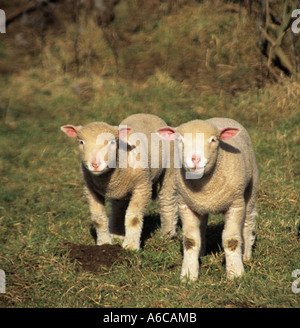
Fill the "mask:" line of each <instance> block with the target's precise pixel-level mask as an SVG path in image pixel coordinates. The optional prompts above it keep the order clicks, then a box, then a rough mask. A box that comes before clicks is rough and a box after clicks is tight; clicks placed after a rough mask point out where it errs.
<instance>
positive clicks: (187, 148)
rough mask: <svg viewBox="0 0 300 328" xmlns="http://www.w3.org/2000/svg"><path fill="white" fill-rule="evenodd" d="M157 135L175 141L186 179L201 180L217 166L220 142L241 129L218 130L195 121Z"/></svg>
mask: <svg viewBox="0 0 300 328" xmlns="http://www.w3.org/2000/svg"><path fill="white" fill-rule="evenodd" d="M157 133H158V134H159V135H160V136H161V137H163V138H165V139H167V140H175V144H176V146H177V150H178V152H177V155H178V156H181V158H182V161H181V162H182V166H183V168H184V170H185V171H186V172H187V173H188V175H186V177H189V178H192V179H200V178H202V177H203V175H204V174H207V173H209V172H210V171H211V170H212V168H213V167H214V166H215V163H216V160H217V155H218V149H219V144H220V140H226V139H231V138H232V137H234V136H235V135H236V134H237V133H239V129H237V128H232V127H225V128H222V129H218V128H217V127H216V126H214V125H212V124H210V123H208V122H206V121H201V120H194V121H190V122H187V123H184V124H182V125H180V126H179V127H177V128H171V127H164V128H161V129H158V130H157Z"/></svg>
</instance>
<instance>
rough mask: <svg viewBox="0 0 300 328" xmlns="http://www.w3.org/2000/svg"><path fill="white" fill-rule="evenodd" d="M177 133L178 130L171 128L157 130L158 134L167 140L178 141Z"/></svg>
mask: <svg viewBox="0 0 300 328" xmlns="http://www.w3.org/2000/svg"><path fill="white" fill-rule="evenodd" d="M175 132H176V129H174V128H171V127H169V126H167V127H165V128H160V129H157V130H156V133H157V134H159V135H160V136H161V137H162V138H164V139H167V140H175V139H176V136H175Z"/></svg>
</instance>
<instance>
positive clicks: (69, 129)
mask: <svg viewBox="0 0 300 328" xmlns="http://www.w3.org/2000/svg"><path fill="white" fill-rule="evenodd" d="M60 129H61V130H62V131H63V132H64V133H66V134H67V135H68V136H70V137H73V138H75V137H76V136H77V133H78V131H79V129H78V127H76V126H74V125H63V126H61V127H60Z"/></svg>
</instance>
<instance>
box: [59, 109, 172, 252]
mask: <svg viewBox="0 0 300 328" xmlns="http://www.w3.org/2000/svg"><path fill="white" fill-rule="evenodd" d="M165 125H166V123H165V122H164V121H163V120H162V119H160V118H159V117H157V116H155V115H150V114H135V115H131V116H129V117H128V118H126V119H125V120H123V121H122V122H121V123H120V126H119V127H117V126H111V125H109V124H107V123H104V122H94V123H90V124H87V125H85V126H74V125H64V126H62V127H61V130H62V131H63V132H65V133H66V134H67V135H68V136H71V137H73V138H77V140H78V141H79V148H80V151H81V157H82V165H81V168H82V172H83V177H84V182H85V193H86V196H87V199H88V202H89V206H90V211H91V215H92V220H93V221H94V223H95V227H96V233H97V245H101V244H104V243H111V242H112V235H113V236H123V235H124V234H125V237H124V241H123V247H125V248H129V249H132V250H138V249H139V247H140V236H141V230H142V225H143V217H144V214H145V211H146V208H147V205H148V203H149V200H150V198H151V195H152V186H153V185H154V184H156V183H160V184H161V189H160V193H159V198H160V206H161V226H162V234H163V235H169V236H170V237H172V236H173V235H174V234H175V227H176V221H177V213H176V200H175V192H174V190H175V184H174V182H172V181H173V180H174V179H172V174H173V172H172V169H164V168H163V167H165V166H166V165H165V163H164V165H163V159H162V151H161V147H162V144H161V142H160V141H161V140H160V138H159V137H158V136H157V135H156V134H155V131H156V129H158V128H160V127H163V126H165ZM140 133H142V134H140ZM151 133H152V138H151ZM152 143H153V144H154V146H156V148H157V147H158V149H157V152H155V153H153V152H152V154H151V151H148V150H150V149H151V144H152ZM154 148H155V147H154ZM159 149H160V152H159ZM148 155H149V156H148ZM164 155H165V156H164V161H166V160H167V157H166V154H164ZM155 156H156V157H159V158H155ZM155 159H156V161H155ZM153 163H154V164H155V165H152V166H155V168H151V164H153ZM168 181H171V182H172V183H168ZM154 188H156V185H155V187H154ZM154 192H155V190H154ZM105 198H109V199H110V200H111V203H112V218H111V220H110V222H109V219H108V217H107V215H106V211H105Z"/></svg>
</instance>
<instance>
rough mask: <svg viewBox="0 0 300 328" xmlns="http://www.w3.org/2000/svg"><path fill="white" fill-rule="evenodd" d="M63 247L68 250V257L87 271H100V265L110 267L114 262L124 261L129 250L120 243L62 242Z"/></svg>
mask: <svg viewBox="0 0 300 328" xmlns="http://www.w3.org/2000/svg"><path fill="white" fill-rule="evenodd" d="M64 248H66V249H67V251H69V254H68V255H69V257H70V259H72V260H76V261H77V263H78V264H79V265H80V267H81V268H82V269H83V270H85V271H89V272H94V273H97V272H100V271H101V268H102V267H107V268H110V267H111V266H112V265H113V264H114V263H116V262H123V261H125V255H128V254H129V252H128V251H126V250H125V249H124V248H122V247H121V246H120V245H107V244H105V245H101V246H97V245H95V246H90V245H80V244H73V243H70V242H66V243H64Z"/></svg>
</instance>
